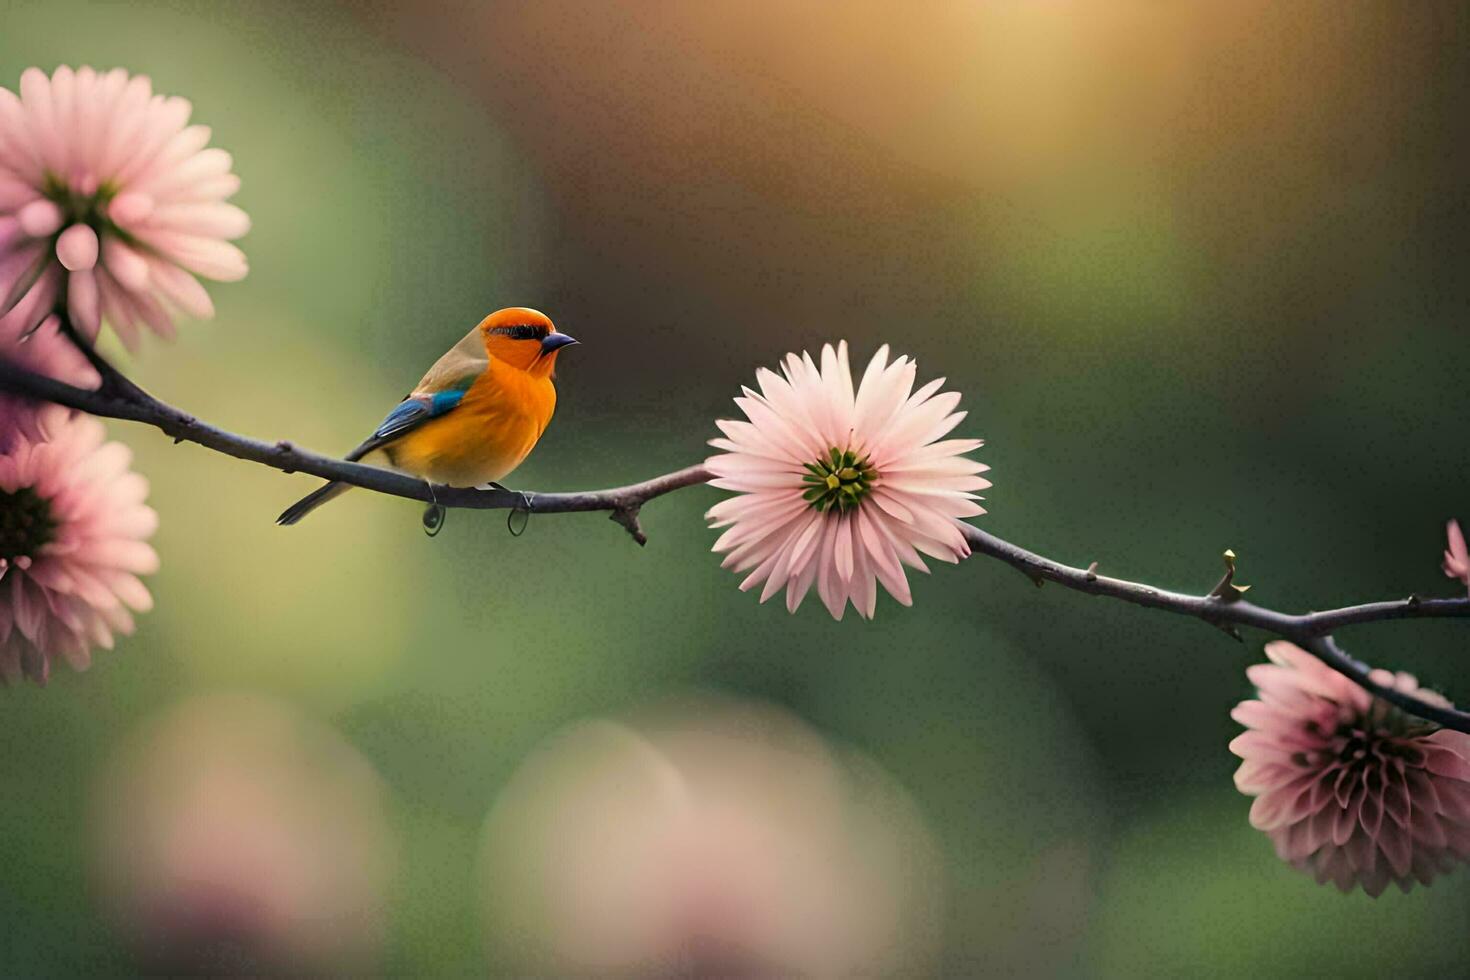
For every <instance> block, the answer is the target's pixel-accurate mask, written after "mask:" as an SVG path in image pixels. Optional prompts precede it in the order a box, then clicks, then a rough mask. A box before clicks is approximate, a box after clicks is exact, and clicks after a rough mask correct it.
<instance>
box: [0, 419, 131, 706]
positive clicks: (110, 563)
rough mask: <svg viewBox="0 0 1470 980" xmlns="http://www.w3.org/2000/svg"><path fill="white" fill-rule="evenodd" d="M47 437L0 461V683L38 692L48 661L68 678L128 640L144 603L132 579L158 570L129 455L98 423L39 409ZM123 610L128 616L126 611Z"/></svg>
mask: <svg viewBox="0 0 1470 980" xmlns="http://www.w3.org/2000/svg"><path fill="white" fill-rule="evenodd" d="M38 424H39V425H40V427H41V428H42V430H43V431H44V432H45V433H46V435H47V438H46V439H43V440H39V441H37V440H33V439H29V438H26V437H25V436H23V435H21V436H18V437H16V438H13V439H12V440H11V445H10V448H9V449H8V450H7V451H5V452H4V453H0V682H4V683H10V682H14V681H17V680H19V679H20V678H21V677H22V676H25V677H29V678H30V679H31V680H33V681H35V682H36V683H38V684H44V683H46V680H47V678H48V676H49V675H50V671H51V657H52V656H55V655H57V654H60V655H61V656H63V657H65V658H66V660H67V662H68V663H70V664H71V665H72V667H73V668H74V669H76V670H86V669H87V667H88V665H89V664H90V663H91V652H90V651H91V648H92V647H94V646H100V647H104V648H107V649H110V648H111V647H112V635H113V633H114V632H118V633H131V632H132V630H133V617H132V612H143V611H146V610H147V609H149V608H150V607H151V606H152V604H153V599H152V597H151V596H149V594H148V590H147V589H146V588H144V587H143V583H142V582H140V581H139V580H138V576H139V575H144V574H148V573H151V572H154V571H156V570H157V568H158V556H157V555H156V554H155V553H154V551H153V549H152V548H151V547H150V546H149V545H148V543H147V541H146V539H147V538H148V537H149V536H151V535H152V534H153V531H154V529H155V528H156V527H157V526H158V517H157V515H156V514H154V512H153V511H152V510H151V509H150V508H149V507H147V506H146V505H145V504H144V503H143V501H144V498H145V497H147V495H148V481H146V480H145V479H144V478H143V477H141V476H139V475H138V474H137V473H134V472H132V471H131V470H129V469H128V464H129V463H130V462H131V459H132V454H131V453H130V452H129V450H128V448H127V447H126V446H124V445H122V444H121V443H117V442H105V441H104V439H105V433H104V432H103V429H102V423H100V422H98V421H97V420H96V419H94V418H91V417H90V416H84V415H76V416H73V415H70V414H69V413H68V412H67V410H66V409H63V408H59V407H57V406H54V405H50V406H46V407H45V408H43V409H42V410H41V411H40V413H39V418H38ZM130 610H131V612H130Z"/></svg>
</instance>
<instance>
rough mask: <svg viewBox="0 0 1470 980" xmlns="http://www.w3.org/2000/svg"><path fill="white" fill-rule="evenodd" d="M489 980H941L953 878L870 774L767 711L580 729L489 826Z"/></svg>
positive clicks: (542, 752)
mask: <svg viewBox="0 0 1470 980" xmlns="http://www.w3.org/2000/svg"><path fill="white" fill-rule="evenodd" d="M482 840H483V848H482V858H481V865H480V868H481V876H480V877H481V881H482V882H483V885H484V895H485V899H486V906H487V908H486V911H487V915H486V930H485V932H486V937H487V939H488V940H489V951H490V955H491V956H492V957H493V959H494V961H495V962H494V963H493V964H492V966H491V969H490V973H491V975H493V976H537V977H564V976H574V977H635V976H636V977H666V976H698V977H706V976H708V977H918V976H933V975H935V972H934V966H935V964H934V958H935V954H936V953H937V952H938V947H939V938H940V937H939V935H938V929H939V926H940V922H941V920H942V918H943V916H942V915H941V914H939V906H940V895H941V894H942V891H943V889H942V884H943V874H944V869H943V865H942V864H941V862H940V855H939V851H938V848H937V847H936V845H935V842H934V840H933V838H932V837H931V836H930V834H929V831H928V828H927V827H926V826H925V824H924V821H923V818H922V816H921V815H920V813H919V810H918V807H917V805H916V804H915V803H914V801H913V799H912V798H911V797H910V796H909V795H908V793H907V792H906V791H905V790H904V789H903V788H902V787H901V786H899V785H898V783H897V782H896V781H895V780H894V779H893V777H891V776H889V775H888V774H887V773H886V772H884V771H883V770H882V769H881V768H880V767H879V766H878V764H877V763H876V762H874V761H872V760H871V759H868V758H866V757H863V756H862V755H860V754H859V753H857V752H856V751H853V750H850V749H848V748H847V747H845V746H841V745H834V744H831V743H829V742H828V741H827V740H826V739H825V738H823V737H822V736H820V735H819V734H818V733H817V732H815V731H813V730H812V729H811V728H809V727H807V726H806V725H805V724H804V723H802V722H801V721H800V720H798V719H796V718H794V717H792V716H791V715H789V714H787V713H785V712H784V711H781V710H780V709H776V708H773V707H769V706H763V705H752V704H741V703H738V702H725V701H722V700H719V699H710V698H699V699H692V700H689V701H688V702H686V703H682V704H679V703H676V704H674V705H671V706H665V707H662V708H659V709H655V710H654V711H645V712H641V713H639V716H635V717H632V718H628V719H624V720H622V721H613V720H599V721H589V722H583V723H581V724H579V725H576V726H574V727H572V728H570V729H568V730H566V731H564V732H561V733H559V734H558V735H556V736H555V737H553V738H552V739H550V740H549V741H548V742H547V743H546V744H544V745H543V746H541V747H540V748H539V749H538V750H537V751H536V752H535V753H533V754H532V756H531V757H530V758H528V759H527V760H526V762H525V763H524V764H523V765H522V766H521V767H520V768H519V769H518V770H517V771H516V773H515V774H514V775H513V776H512V777H511V779H510V781H509V782H508V783H507V784H506V786H505V788H504V790H503V791H502V793H501V796H500V798H499V800H498V801H497V802H496V805H495V808H494V809H493V810H492V811H491V813H490V816H489V817H488V818H487V819H486V822H485V829H484V832H483V836H482Z"/></svg>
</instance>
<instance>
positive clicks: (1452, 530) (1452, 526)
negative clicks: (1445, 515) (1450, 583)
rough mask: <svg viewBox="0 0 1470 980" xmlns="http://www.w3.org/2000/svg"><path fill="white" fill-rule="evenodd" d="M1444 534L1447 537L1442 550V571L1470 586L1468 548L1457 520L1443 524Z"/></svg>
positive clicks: (1469, 555) (1469, 554)
mask: <svg viewBox="0 0 1470 980" xmlns="http://www.w3.org/2000/svg"><path fill="white" fill-rule="evenodd" d="M1445 535H1446V537H1447V538H1448V539H1449V540H1448V543H1447V544H1446V546H1445V550H1444V565H1443V566H1442V567H1443V568H1444V573H1445V575H1446V576H1448V577H1449V578H1457V579H1459V580H1460V583H1461V584H1462V585H1464V586H1465V587H1466V588H1470V550H1467V549H1466V547H1465V535H1464V532H1462V531H1461V530H1460V522H1459V521H1450V522H1449V523H1448V524H1446V525H1445Z"/></svg>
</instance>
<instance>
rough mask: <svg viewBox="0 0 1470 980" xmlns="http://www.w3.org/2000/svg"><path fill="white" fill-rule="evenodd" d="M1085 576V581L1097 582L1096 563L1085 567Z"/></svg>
mask: <svg viewBox="0 0 1470 980" xmlns="http://www.w3.org/2000/svg"><path fill="white" fill-rule="evenodd" d="M1086 575H1087V581H1089V582H1096V581H1097V562H1093V563H1092V564H1091V565H1088V566H1087V572H1086Z"/></svg>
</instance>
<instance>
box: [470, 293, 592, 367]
mask: <svg viewBox="0 0 1470 980" xmlns="http://www.w3.org/2000/svg"><path fill="white" fill-rule="evenodd" d="M478 329H479V331H480V338H481V340H483V341H484V344H485V353H486V354H489V355H490V357H491V358H492V359H494V360H497V361H503V362H504V363H506V364H509V365H511V366H512V367H516V368H520V369H521V370H522V371H529V372H531V373H533V374H550V373H551V370H552V368H554V367H555V366H556V355H557V352H558V351H560V350H561V349H562V348H563V347H566V346H568V345H570V344H575V343H576V342H577V341H576V340H575V339H574V338H572V337H568V336H567V335H566V334H564V333H558V332H557V329H556V325H555V324H554V323H552V322H551V318H550V317H548V316H547V315H546V314H545V313H539V312H537V311H536V310H532V309H527V308H526V307H524V306H508V307H506V308H505V309H503V310H496V311H495V312H494V313H491V314H490V315H489V316H487V317H486V318H485V319H483V320H481V321H480V326H479V328H478Z"/></svg>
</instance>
